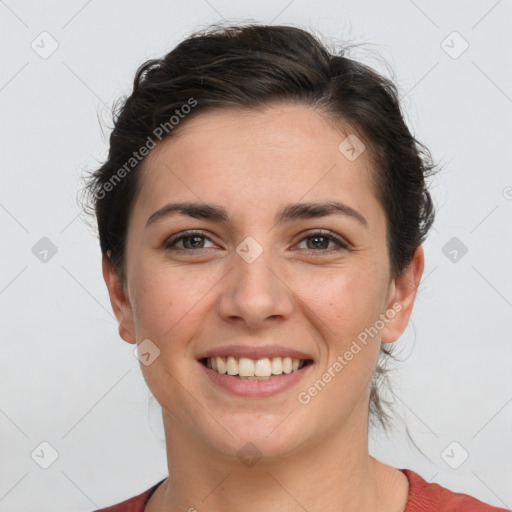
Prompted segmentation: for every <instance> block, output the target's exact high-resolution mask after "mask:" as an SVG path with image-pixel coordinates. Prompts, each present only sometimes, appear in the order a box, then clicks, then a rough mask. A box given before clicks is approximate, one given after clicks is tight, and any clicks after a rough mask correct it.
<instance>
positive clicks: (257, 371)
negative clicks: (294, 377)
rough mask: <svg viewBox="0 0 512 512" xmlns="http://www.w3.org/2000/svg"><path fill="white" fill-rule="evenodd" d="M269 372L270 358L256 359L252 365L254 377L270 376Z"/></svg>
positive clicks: (270, 370)
mask: <svg viewBox="0 0 512 512" xmlns="http://www.w3.org/2000/svg"><path fill="white" fill-rule="evenodd" d="M271 374H272V368H271V367H270V359H269V358H268V357H265V358H264V359H258V360H257V361H256V364H255V365H254V375H255V376H256V377H270V375H271Z"/></svg>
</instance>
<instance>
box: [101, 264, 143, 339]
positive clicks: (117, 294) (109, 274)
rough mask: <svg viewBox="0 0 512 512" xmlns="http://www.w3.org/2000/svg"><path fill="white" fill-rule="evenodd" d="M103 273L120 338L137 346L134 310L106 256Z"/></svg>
mask: <svg viewBox="0 0 512 512" xmlns="http://www.w3.org/2000/svg"><path fill="white" fill-rule="evenodd" d="M102 272H103V279H104V280H105V284H106V285H107V289H108V293H109V296H110V304H111V305H112V310H113V311H114V314H115V316H116V318H117V321H118V322H119V336H121V338H122V339H123V340H125V341H126V342H128V343H133V344H135V343H136V338H135V329H134V323H133V313H132V308H131V305H130V302H129V301H128V299H127V297H126V295H125V292H124V289H123V285H122V282H121V279H120V278H119V276H118V274H117V272H116V271H115V269H114V267H113V265H112V263H111V262H110V260H109V259H108V257H107V256H106V255H105V254H104V255H103V257H102Z"/></svg>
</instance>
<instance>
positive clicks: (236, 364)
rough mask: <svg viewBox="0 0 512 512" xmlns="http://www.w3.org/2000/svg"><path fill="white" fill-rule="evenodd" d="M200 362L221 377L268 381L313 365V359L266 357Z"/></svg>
mask: <svg viewBox="0 0 512 512" xmlns="http://www.w3.org/2000/svg"><path fill="white" fill-rule="evenodd" d="M199 362H200V363H201V364H203V365H204V366H205V367H206V368H209V369H210V370H213V371H214V372H216V373H218V374H220V375H230V376H231V377H234V378H236V379H239V380H253V381H267V380H273V379H277V378H279V377H282V376H283V375H290V374H292V373H295V372H298V371H299V370H301V369H303V368H304V367H306V366H310V365H312V364H313V360H312V359H299V358H296V357H264V358H261V359H251V358H248V357H235V356H212V357H203V358H201V359H199Z"/></svg>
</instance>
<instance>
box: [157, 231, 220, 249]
mask: <svg viewBox="0 0 512 512" xmlns="http://www.w3.org/2000/svg"><path fill="white" fill-rule="evenodd" d="M205 240H210V239H209V238H208V237H207V236H206V235H204V234H203V233H201V232H188V233H183V234H181V235H180V236H178V237H174V238H171V239H169V240H167V241H166V242H165V244H164V248H165V249H168V250H177V251H196V250H197V249H208V247H204V243H205ZM210 241H211V240H210ZM180 242H181V243H182V247H176V246H177V245H178V244H179V243H180Z"/></svg>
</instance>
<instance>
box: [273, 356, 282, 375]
mask: <svg viewBox="0 0 512 512" xmlns="http://www.w3.org/2000/svg"><path fill="white" fill-rule="evenodd" d="M281 373H283V360H282V358H280V357H273V358H272V375H281Z"/></svg>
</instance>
